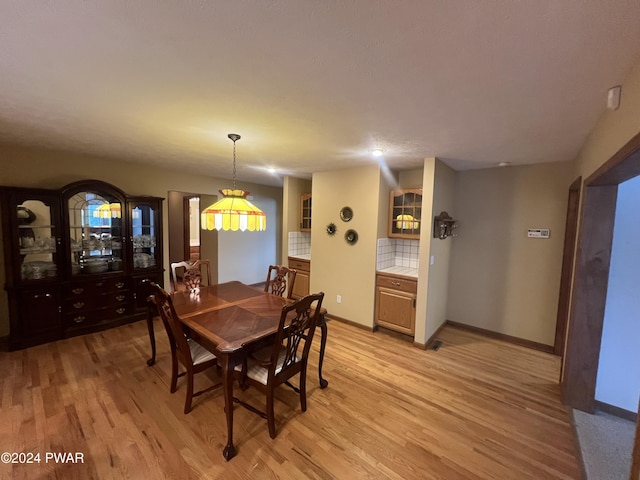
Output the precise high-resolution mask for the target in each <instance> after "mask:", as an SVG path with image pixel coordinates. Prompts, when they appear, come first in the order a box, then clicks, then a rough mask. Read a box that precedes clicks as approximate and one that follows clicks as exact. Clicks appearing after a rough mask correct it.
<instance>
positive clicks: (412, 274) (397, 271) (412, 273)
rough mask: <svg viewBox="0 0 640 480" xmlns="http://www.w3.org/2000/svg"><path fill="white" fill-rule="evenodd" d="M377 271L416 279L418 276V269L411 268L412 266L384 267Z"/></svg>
mask: <svg viewBox="0 0 640 480" xmlns="http://www.w3.org/2000/svg"><path fill="white" fill-rule="evenodd" d="M376 273H382V274H385V275H394V276H398V277H407V278H409V279H411V280H416V279H417V278H418V269H417V268H410V267H389V268H383V269H382V270H377V272H376Z"/></svg>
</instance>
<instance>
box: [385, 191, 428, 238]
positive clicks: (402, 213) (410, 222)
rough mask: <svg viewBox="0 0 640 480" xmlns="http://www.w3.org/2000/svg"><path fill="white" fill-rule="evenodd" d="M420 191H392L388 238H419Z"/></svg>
mask: <svg viewBox="0 0 640 480" xmlns="http://www.w3.org/2000/svg"><path fill="white" fill-rule="evenodd" d="M421 226H422V189H421V188H408V189H404V190H392V191H391V198H390V200H389V232H388V233H389V238H409V239H411V238H413V239H417V238H420V227H421Z"/></svg>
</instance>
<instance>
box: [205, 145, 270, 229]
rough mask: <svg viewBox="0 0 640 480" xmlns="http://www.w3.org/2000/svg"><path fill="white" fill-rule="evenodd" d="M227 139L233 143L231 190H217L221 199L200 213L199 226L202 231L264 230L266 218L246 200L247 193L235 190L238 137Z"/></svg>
mask: <svg viewBox="0 0 640 480" xmlns="http://www.w3.org/2000/svg"><path fill="white" fill-rule="evenodd" d="M228 137H229V138H230V139H231V140H232V141H233V188H232V189H223V190H219V192H220V193H221V194H222V198H221V199H220V200H218V201H217V202H216V203H214V204H213V205H209V206H208V207H207V208H205V209H204V210H203V211H202V213H201V214H200V225H201V227H202V229H203V230H233V231H236V230H241V231H243V232H244V231H245V230H249V231H251V232H253V231H263V230H266V229H267V216H266V215H265V214H264V212H263V211H262V210H260V209H259V208H258V207H256V206H255V205H254V204H253V203H251V202H250V201H249V200H247V198H246V197H247V195H249V192H245V191H244V190H237V189H236V141H238V140H240V135H238V134H237V133H230V134H229V135H228Z"/></svg>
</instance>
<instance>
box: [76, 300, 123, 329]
mask: <svg viewBox="0 0 640 480" xmlns="http://www.w3.org/2000/svg"><path fill="white" fill-rule="evenodd" d="M133 312H134V305H133V303H131V302H130V303H125V304H122V305H115V306H110V307H107V308H98V309H95V310H89V311H84V312H70V313H66V314H65V316H64V324H65V327H67V328H71V329H74V328H83V327H88V326H92V325H97V324H99V323H102V322H111V321H117V320H118V319H119V318H120V319H125V318H126V317H128V316H131V315H132V314H133Z"/></svg>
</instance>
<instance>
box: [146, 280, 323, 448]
mask: <svg viewBox="0 0 640 480" xmlns="http://www.w3.org/2000/svg"><path fill="white" fill-rule="evenodd" d="M171 298H172V301H173V305H174V308H175V310H176V313H177V314H178V317H179V318H180V321H181V323H182V325H183V327H184V328H185V330H186V331H187V333H188V334H189V336H191V337H193V338H194V339H195V340H197V341H198V342H199V343H200V344H202V346H204V347H205V348H207V349H208V350H210V351H211V352H212V353H214V354H215V355H216V357H217V358H218V362H219V364H220V367H221V369H222V386H223V392H224V406H225V414H226V420H227V444H226V446H225V447H224V450H223V455H224V458H225V459H227V460H230V459H231V458H233V457H234V456H235V455H236V448H235V446H234V445H233V408H234V401H233V377H234V375H233V373H234V368H235V366H236V365H238V364H240V363H242V361H243V359H244V358H246V356H247V355H248V354H249V353H251V352H253V351H255V350H257V349H259V348H261V347H263V346H265V345H268V344H269V342H270V341H271V342H273V337H274V336H275V334H276V332H277V330H278V323H279V320H280V315H281V313H282V307H283V306H285V305H286V304H287V303H289V302H291V300H288V299H286V298H283V297H280V296H277V295H273V294H271V293H268V292H264V291H263V290H261V289H258V288H256V287H252V286H250V285H245V284H243V283H241V282H237V281H234V282H227V283H221V284H217V285H211V286H203V287H200V289H198V290H193V291H191V292H188V291H178V292H175V293H172V294H171ZM157 314H158V313H157V310H156V307H155V305H154V304H153V302H149V314H148V316H147V327H148V329H149V339H150V342H151V358H150V359H149V360H148V361H147V364H148V365H153V364H154V363H155V358H156V342H155V332H154V327H153V318H154V317H156V316H157ZM319 319H320V320H319V323H318V327H319V328H320V333H321V336H320V357H319V360H318V377H319V380H320V388H326V387H327V385H328V382H327V380H325V379H324V378H322V363H323V360H324V350H325V346H326V341H327V325H326V322H325V319H324V315H320V316H319Z"/></svg>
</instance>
